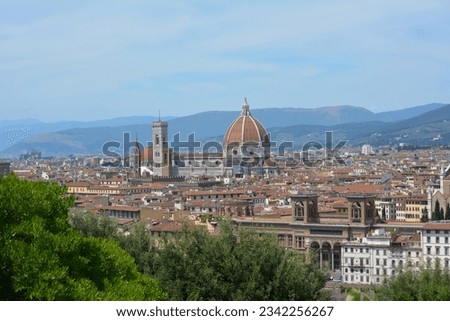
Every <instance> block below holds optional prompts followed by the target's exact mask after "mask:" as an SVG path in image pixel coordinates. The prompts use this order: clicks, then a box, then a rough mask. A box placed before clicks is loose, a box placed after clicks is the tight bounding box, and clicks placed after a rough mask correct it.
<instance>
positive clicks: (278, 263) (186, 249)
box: [157, 222, 328, 301]
mask: <svg viewBox="0 0 450 321" xmlns="http://www.w3.org/2000/svg"><path fill="white" fill-rule="evenodd" d="M220 226H221V233H220V234H219V235H214V236H211V235H209V234H208V233H207V231H205V230H200V229H194V230H187V229H186V230H184V231H183V232H182V233H180V234H179V235H175V236H174V237H173V238H166V239H165V240H164V241H163V244H162V246H161V250H160V252H159V254H158V269H157V277H158V279H159V281H160V284H161V286H162V287H163V289H164V290H165V291H167V292H168V293H169V296H170V299H171V300H261V301H264V300H318V299H324V298H326V296H325V293H324V291H323V288H324V286H325V283H326V281H327V279H328V273H327V272H326V271H324V270H319V269H318V268H317V267H316V266H315V264H314V263H313V262H312V260H309V259H308V258H307V257H306V256H305V255H304V254H303V253H300V252H297V251H290V250H286V249H284V248H282V247H280V246H279V245H278V243H277V240H276V239H275V238H273V237H271V236H268V235H263V236H260V235H259V234H257V233H256V232H254V231H248V230H245V229H239V230H238V232H236V231H235V230H233V228H232V227H231V224H229V223H227V222H223V223H221V225H220ZM174 262H176V264H174Z"/></svg>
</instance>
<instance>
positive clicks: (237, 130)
mask: <svg viewBox="0 0 450 321" xmlns="http://www.w3.org/2000/svg"><path fill="white" fill-rule="evenodd" d="M249 142H252V143H257V144H258V145H260V146H261V145H265V144H266V143H269V135H268V134H267V131H266V129H265V128H264V126H263V125H262V124H261V123H260V122H259V121H258V120H257V119H256V118H255V117H253V116H252V114H251V113H250V106H249V105H248V103H247V98H245V102H244V105H243V106H242V112H241V115H240V116H239V117H238V118H236V120H235V121H233V123H231V125H230V127H228V130H227V131H226V133H225V136H224V138H223V146H224V147H225V146H228V145H230V144H238V145H242V144H243V143H249Z"/></svg>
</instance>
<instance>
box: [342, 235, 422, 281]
mask: <svg viewBox="0 0 450 321" xmlns="http://www.w3.org/2000/svg"><path fill="white" fill-rule="evenodd" d="M341 255H342V262H343V266H342V268H341V273H342V280H343V282H344V283H349V284H381V283H383V280H384V279H385V278H386V277H390V276H393V275H395V274H396V273H398V270H399V269H401V268H403V266H404V265H405V264H411V265H412V266H414V267H418V266H419V265H420V262H421V257H422V250H421V247H420V234H414V235H406V236H403V235H399V236H392V235H391V234H390V233H388V232H386V231H385V230H384V229H380V230H375V231H374V232H373V233H372V234H371V235H368V236H367V237H365V238H363V239H359V240H356V241H350V242H347V243H345V244H343V245H342V249H341Z"/></svg>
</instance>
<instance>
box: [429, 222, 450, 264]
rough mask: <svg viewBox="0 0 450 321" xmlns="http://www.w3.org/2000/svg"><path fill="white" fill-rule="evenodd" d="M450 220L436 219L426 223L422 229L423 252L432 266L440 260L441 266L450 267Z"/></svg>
mask: <svg viewBox="0 0 450 321" xmlns="http://www.w3.org/2000/svg"><path fill="white" fill-rule="evenodd" d="M449 238H450V221H436V222H430V223H427V224H425V226H424V227H423V230H422V252H423V253H424V257H426V262H427V264H428V265H430V266H431V267H433V266H434V264H435V262H436V261H437V260H439V263H440V264H441V267H444V268H446V269H449V260H450V243H449Z"/></svg>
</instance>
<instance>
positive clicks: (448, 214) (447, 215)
mask: <svg viewBox="0 0 450 321" xmlns="http://www.w3.org/2000/svg"><path fill="white" fill-rule="evenodd" d="M445 219H446V220H450V204H449V203H447V207H446V209H445Z"/></svg>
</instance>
